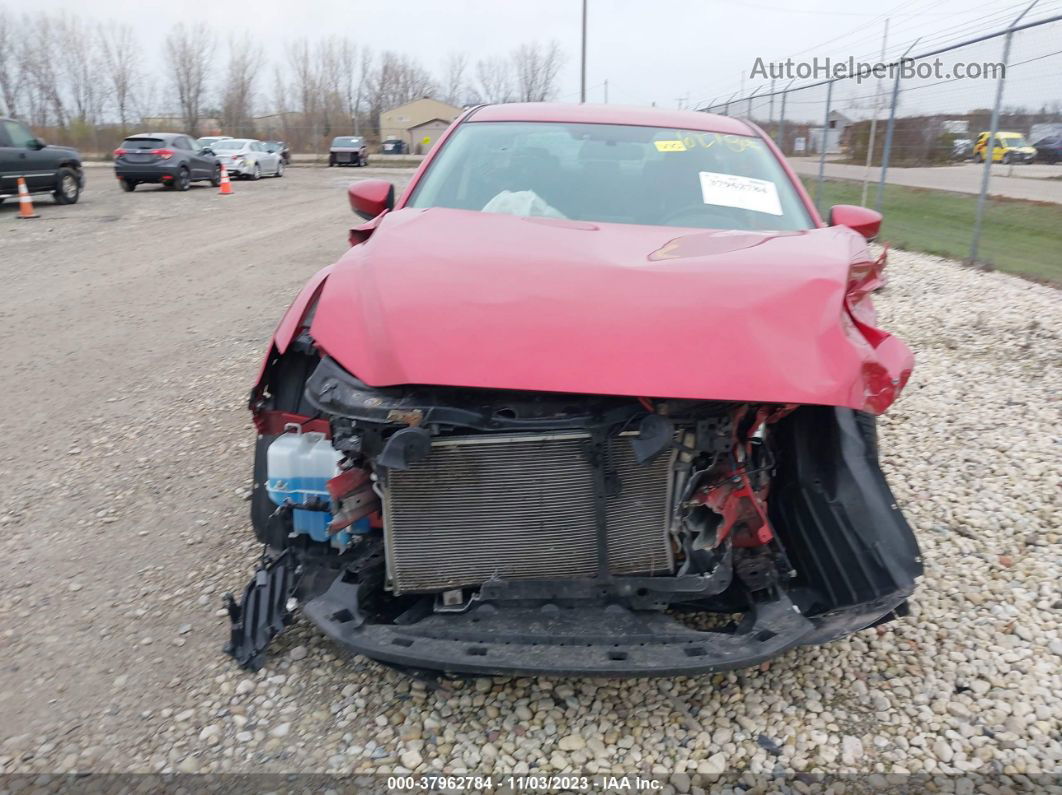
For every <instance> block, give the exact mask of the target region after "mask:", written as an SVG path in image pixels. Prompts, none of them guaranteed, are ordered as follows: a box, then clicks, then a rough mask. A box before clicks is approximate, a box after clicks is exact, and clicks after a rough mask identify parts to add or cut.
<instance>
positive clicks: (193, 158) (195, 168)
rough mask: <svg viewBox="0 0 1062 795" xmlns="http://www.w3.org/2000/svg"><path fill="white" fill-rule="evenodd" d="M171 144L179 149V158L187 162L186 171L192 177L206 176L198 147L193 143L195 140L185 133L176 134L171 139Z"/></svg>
mask: <svg viewBox="0 0 1062 795" xmlns="http://www.w3.org/2000/svg"><path fill="white" fill-rule="evenodd" d="M173 145H174V148H176V149H179V150H180V152H181V159H182V160H184V161H185V162H187V163H188V171H189V173H191V175H192V179H202V178H203V177H205V176H206V169H205V167H204V166H203V158H202V157H200V156H199V154H198V147H197V146H196V145H195V141H193V140H192V139H191V138H189V137H188V136H187V135H178V136H177V137H176V138H174V139H173Z"/></svg>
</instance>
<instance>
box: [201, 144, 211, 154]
mask: <svg viewBox="0 0 1062 795" xmlns="http://www.w3.org/2000/svg"><path fill="white" fill-rule="evenodd" d="M199 154H201V155H212V154H214V150H213V149H211V148H210V147H209V146H205V147H203V148H202V149H200V150H199Z"/></svg>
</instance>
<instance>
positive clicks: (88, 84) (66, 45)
mask: <svg viewBox="0 0 1062 795" xmlns="http://www.w3.org/2000/svg"><path fill="white" fill-rule="evenodd" d="M54 25H55V33H56V37H57V39H58V43H59V48H58V50H56V51H55V56H54V57H55V60H56V61H57V62H58V66H59V70H60V80H61V82H62V85H63V87H64V88H65V89H66V95H67V97H68V98H69V100H70V105H71V108H72V111H73V116H74V118H75V119H77V120H78V121H80V122H84V123H87V124H92V125H94V124H96V123H97V122H99V120H100V116H101V115H102V113H103V103H104V99H105V97H106V95H107V83H106V81H105V80H104V79H103V57H102V54H101V52H100V43H99V39H98V38H97V37H96V36H95V35H94V33H95V31H94V30H93V28H91V27H89V26H87V25H85V24H84V22H82V20H80V19H78V18H77V17H74V16H70V15H69V14H60V15H59V16H58V17H57V18H56V19H55V21H54Z"/></svg>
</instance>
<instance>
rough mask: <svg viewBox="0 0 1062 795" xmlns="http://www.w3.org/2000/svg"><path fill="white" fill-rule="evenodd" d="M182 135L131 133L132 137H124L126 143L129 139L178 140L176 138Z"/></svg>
mask: <svg viewBox="0 0 1062 795" xmlns="http://www.w3.org/2000/svg"><path fill="white" fill-rule="evenodd" d="M183 135H184V133H166V132H143V133H133V134H132V135H127V136H125V140H127V141H128V140H129V139H130V138H163V139H165V138H178V137H180V136H183ZM188 137H189V138H191V137H192V136H190V135H189V136H188Z"/></svg>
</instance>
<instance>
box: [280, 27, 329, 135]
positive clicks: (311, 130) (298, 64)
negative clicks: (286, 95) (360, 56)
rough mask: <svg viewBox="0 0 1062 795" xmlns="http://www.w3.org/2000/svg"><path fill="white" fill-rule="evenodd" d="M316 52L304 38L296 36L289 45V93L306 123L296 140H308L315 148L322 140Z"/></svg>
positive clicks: (303, 121) (319, 80) (319, 82)
mask: <svg viewBox="0 0 1062 795" xmlns="http://www.w3.org/2000/svg"><path fill="white" fill-rule="evenodd" d="M314 52H315V51H314V48H313V46H312V45H311V44H310V41H309V40H308V39H305V38H302V39H296V40H295V41H293V42H291V43H290V44H289V45H288V47H287V55H288V66H289V68H290V69H291V89H290V96H291V99H292V101H293V102H294V109H295V110H297V111H298V112H299V114H300V115H301V117H302V124H303V128H302V129H301V130H300V131H299V132H300V133H301V135H298V136H295V138H296V141H295V143H296V144H297V145H299V146H303V145H305V143H306V142H307V139H308V141H309V142H310V143H312V144H313V146H314V147H316V146H317V144H318V143H319V141H318V136H319V134H320V132H319V131H320V126H319V115H320V107H321V101H320V99H321V97H320V93H321V92H320V89H321V76H320V73H319V71H318V62H317V59H316V58H315V57H314Z"/></svg>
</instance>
